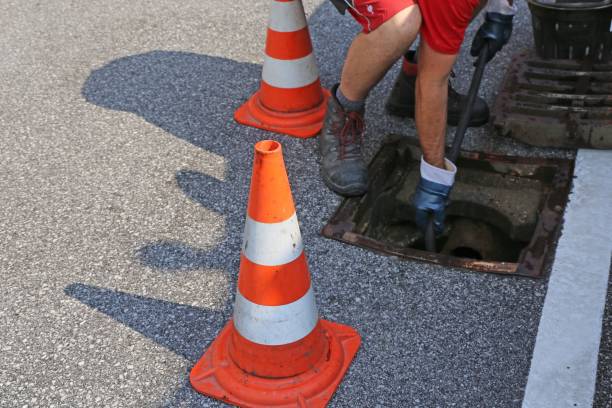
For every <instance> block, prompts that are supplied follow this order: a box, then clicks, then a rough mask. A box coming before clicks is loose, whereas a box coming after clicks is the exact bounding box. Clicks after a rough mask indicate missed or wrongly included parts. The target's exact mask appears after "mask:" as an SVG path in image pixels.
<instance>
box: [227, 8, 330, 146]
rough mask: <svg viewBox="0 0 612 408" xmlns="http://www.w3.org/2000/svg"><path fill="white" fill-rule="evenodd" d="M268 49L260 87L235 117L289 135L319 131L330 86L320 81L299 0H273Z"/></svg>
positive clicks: (314, 133)
mask: <svg viewBox="0 0 612 408" xmlns="http://www.w3.org/2000/svg"><path fill="white" fill-rule="evenodd" d="M265 53H266V55H265V59H264V64H263V72H262V80H261V86H260V89H259V91H257V92H256V93H255V94H254V95H253V96H251V98H250V99H249V100H248V101H247V102H246V103H245V104H244V105H242V106H241V107H240V108H238V110H236V112H235V113H234V118H235V119H236V121H237V122H239V123H242V124H244V125H249V126H254V127H257V128H260V129H265V130H271V131H273V132H278V133H284V134H287V135H291V136H296V137H310V136H314V135H316V134H317V133H319V131H320V130H321V128H322V127H323V119H324V118H325V110H326V107H327V98H328V97H329V91H327V90H326V89H323V88H322V87H321V81H320V80H319V70H318V68H317V62H316V60H315V57H314V54H313V53H312V43H311V41H310V34H309V32H308V24H307V23H306V16H305V14H304V7H303V6H302V1H301V0H272V6H271V10H270V19H269V21H268V34H267V39H266V51H265Z"/></svg>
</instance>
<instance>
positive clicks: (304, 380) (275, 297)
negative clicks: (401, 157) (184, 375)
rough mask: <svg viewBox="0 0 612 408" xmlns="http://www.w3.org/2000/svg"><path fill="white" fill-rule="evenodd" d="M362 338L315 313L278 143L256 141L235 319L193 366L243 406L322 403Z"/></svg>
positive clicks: (204, 384)
mask: <svg viewBox="0 0 612 408" xmlns="http://www.w3.org/2000/svg"><path fill="white" fill-rule="evenodd" d="M360 343H361V338H360V337H359V334H358V333H357V332H356V331H355V330H354V329H353V328H351V327H349V326H344V325H341V324H337V323H332V322H329V321H326V320H322V319H319V317H318V313H317V308H316V304H315V298H314V292H313V289H312V286H311V282H310V273H309V271H308V265H307V263H306V257H305V255H304V250H303V245H302V237H301V234H300V228H299V226H298V221H297V217H296V214H295V207H294V205H293V198H292V196H291V190H290V187H289V180H288V179H287V173H286V172H285V164H284V162H283V156H282V151H281V146H280V144H279V143H278V142H275V141H272V140H264V141H261V142H259V143H257V144H256V145H255V162H254V165H253V175H252V178H251V191H250V195H249V204H248V210H247V217H246V225H245V229H244V238H243V244H242V253H241V258H240V273H239V277H238V290H237V293H236V301H235V305H234V318H233V320H230V322H229V323H228V324H227V325H226V326H225V328H224V329H223V330H222V331H221V333H220V334H219V336H218V337H217V339H216V340H215V341H214V342H213V343H212V344H211V346H210V347H209V348H208V350H207V351H206V352H205V353H204V355H203V356H202V358H201V359H200V361H198V363H197V364H196V365H195V367H194V368H193V370H192V371H191V375H190V380H191V384H192V386H193V387H194V388H195V389H196V390H197V391H199V392H201V393H203V394H206V395H209V396H211V397H214V398H217V399H219V400H222V401H225V402H228V403H231V404H234V405H238V406H241V407H283V408H285V407H286V408H288V407H298V408H306V407H324V406H325V405H327V402H328V401H329V400H330V399H331V397H332V395H333V393H334V391H335V390H336V388H337V387H338V385H339V384H340V381H341V380H342V377H343V376H344V374H345V372H346V370H347V369H348V367H349V365H350V364H351V361H352V360H353V358H354V356H355V354H356V353H357V349H358V348H359V345H360Z"/></svg>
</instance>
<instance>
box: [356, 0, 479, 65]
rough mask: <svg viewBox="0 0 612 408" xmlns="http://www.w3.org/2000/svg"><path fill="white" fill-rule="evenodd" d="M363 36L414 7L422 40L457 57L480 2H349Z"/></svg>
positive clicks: (439, 0)
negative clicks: (419, 21)
mask: <svg viewBox="0 0 612 408" xmlns="http://www.w3.org/2000/svg"><path fill="white" fill-rule="evenodd" d="M346 2H347V4H350V5H352V7H349V9H348V10H349V11H350V13H351V14H352V15H353V17H354V18H355V20H357V22H358V23H359V24H361V26H362V27H363V32H364V33H369V32H371V31H374V30H376V29H377V28H378V27H379V26H380V25H381V24H383V23H384V22H386V21H387V20H389V19H390V18H391V17H393V16H394V15H396V14H397V13H398V12H400V11H402V10H403V9H405V8H408V7H410V6H412V5H414V4H418V6H419V9H420V10H421V16H422V17H423V22H422V24H421V31H420V32H421V37H422V39H423V40H424V41H425V42H427V44H428V45H429V46H430V47H431V48H433V49H434V50H436V51H438V52H441V53H443V54H457V53H458V52H459V48H461V43H462V42H463V36H464V35H465V29H466V28H467V26H468V25H469V24H470V21H471V19H472V14H473V13H474V10H475V9H476V8H477V7H478V5H479V3H480V1H479V0H346Z"/></svg>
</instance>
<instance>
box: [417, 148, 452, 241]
mask: <svg viewBox="0 0 612 408" xmlns="http://www.w3.org/2000/svg"><path fill="white" fill-rule="evenodd" d="M444 161H445V165H446V169H441V168H439V167H435V166H432V165H431V164H429V163H427V162H426V161H425V159H423V158H422V157H421V178H420V179H419V183H418V184H417V187H416V191H415V192H414V195H413V196H412V204H413V205H414V208H415V210H416V213H415V221H416V224H417V226H418V227H419V228H420V229H421V230H422V231H423V233H425V230H426V229H427V224H428V223H429V215H430V214H432V213H433V215H434V217H433V220H434V231H435V233H436V235H439V234H441V233H442V231H444V216H445V214H444V211H445V210H446V204H447V202H448V196H449V195H450V192H451V189H452V187H453V184H454V183H455V174H457V167H456V166H455V165H454V164H453V163H452V162H451V161H450V160H448V159H445V160H444Z"/></svg>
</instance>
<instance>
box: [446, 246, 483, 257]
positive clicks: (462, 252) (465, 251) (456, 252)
mask: <svg viewBox="0 0 612 408" xmlns="http://www.w3.org/2000/svg"><path fill="white" fill-rule="evenodd" d="M451 255H452V256H456V257H459V258H470V259H482V254H481V253H480V252H478V250H477V249H474V248H470V247H464V246H460V247H457V248H455V249H453V250H452V251H451Z"/></svg>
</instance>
